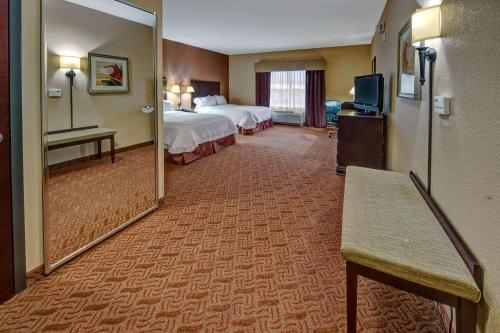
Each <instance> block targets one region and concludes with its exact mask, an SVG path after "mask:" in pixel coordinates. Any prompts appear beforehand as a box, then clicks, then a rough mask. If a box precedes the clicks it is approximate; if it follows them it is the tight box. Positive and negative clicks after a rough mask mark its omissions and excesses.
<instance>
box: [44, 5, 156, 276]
mask: <svg viewBox="0 0 500 333" xmlns="http://www.w3.org/2000/svg"><path fill="white" fill-rule="evenodd" d="M48 1H49V0H43V1H42V2H41V19H40V25H41V27H40V34H41V36H40V52H41V66H40V71H41V73H40V74H41V84H40V87H41V106H42V108H41V124H42V126H41V133H40V136H41V157H42V177H43V181H42V218H43V257H44V272H45V274H49V273H51V272H52V271H54V270H55V269H57V268H59V267H61V266H62V265H63V264H65V263H67V262H68V261H70V260H72V259H74V258H75V257H77V256H78V255H80V254H82V253H84V252H86V251H87V250H89V249H90V248H92V247H94V246H95V245H97V244H99V243H101V242H102V241H104V240H106V239H108V238H109V237H111V236H113V235H115V234H116V233H118V232H119V231H121V230H122V229H124V228H126V227H128V226H129V225H131V224H132V223H134V222H136V221H138V220H140V219H142V218H143V217H145V216H146V215H148V214H150V213H152V212H153V211H155V210H157V209H158V207H159V188H158V187H159V170H158V155H159V154H158V142H159V141H158V73H157V67H158V35H157V33H158V32H157V31H158V16H157V14H156V12H154V11H152V10H149V9H146V8H143V7H140V6H138V5H136V4H134V3H131V2H129V1H126V0H115V1H116V2H119V3H122V4H125V5H128V6H131V7H133V8H136V9H138V10H142V11H145V12H147V13H150V14H152V15H153V26H152V28H153V36H152V37H153V59H152V60H153V69H152V70H153V89H154V94H153V95H154V96H153V98H154V104H153V105H154V111H153V115H154V118H155V119H154V127H155V128H154V138H153V140H154V147H155V148H154V150H155V166H154V167H155V199H154V205H153V206H152V207H151V208H149V209H147V210H145V211H144V212H142V213H140V214H139V215H137V216H135V217H133V218H132V219H130V220H128V221H124V222H123V223H122V224H121V225H120V226H118V227H117V228H115V229H113V230H111V231H109V232H107V233H106V234H104V235H101V236H99V237H97V238H96V239H94V240H93V241H91V242H90V243H88V244H86V245H85V246H83V247H81V248H79V249H77V250H75V251H74V252H72V253H70V254H68V255H67V256H65V257H63V258H60V259H58V260H57V261H56V262H55V263H52V262H51V261H50V230H49V229H50V228H49V227H50V223H49V218H48V210H49V209H48V186H49V185H48V178H49V165H48V144H47V135H48V134H47V131H48V96H47V91H48V90H47V89H48V87H47V69H48V66H47V2H48Z"/></svg>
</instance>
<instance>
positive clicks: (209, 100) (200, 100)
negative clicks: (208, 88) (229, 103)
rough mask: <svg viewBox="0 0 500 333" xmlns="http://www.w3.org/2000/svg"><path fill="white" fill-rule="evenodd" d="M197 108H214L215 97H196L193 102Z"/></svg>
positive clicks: (215, 103)
mask: <svg viewBox="0 0 500 333" xmlns="http://www.w3.org/2000/svg"><path fill="white" fill-rule="evenodd" d="M193 102H194V104H196V106H197V107H200V106H216V105H217V99H216V98H215V96H206V97H197V98H195V99H194V100H193Z"/></svg>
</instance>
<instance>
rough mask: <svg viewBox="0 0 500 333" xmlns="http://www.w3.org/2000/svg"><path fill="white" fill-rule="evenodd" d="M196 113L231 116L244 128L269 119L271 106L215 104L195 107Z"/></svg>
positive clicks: (253, 126)
mask: <svg viewBox="0 0 500 333" xmlns="http://www.w3.org/2000/svg"><path fill="white" fill-rule="evenodd" d="M195 111H196V112H198V113H204V114H207V113H209V114H221V115H226V116H228V117H229V118H231V119H232V120H233V122H234V124H235V125H238V126H239V127H241V128H244V129H252V128H255V127H257V123H261V122H263V121H266V120H268V119H271V116H272V114H271V108H268V107H264V106H250V105H235V104H226V105H216V106H200V107H196V109H195Z"/></svg>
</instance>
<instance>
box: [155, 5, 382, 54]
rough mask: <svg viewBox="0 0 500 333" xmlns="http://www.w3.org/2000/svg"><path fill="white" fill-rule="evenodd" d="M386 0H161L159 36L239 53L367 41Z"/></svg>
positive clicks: (221, 50)
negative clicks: (160, 32) (161, 23)
mask: <svg viewBox="0 0 500 333" xmlns="http://www.w3.org/2000/svg"><path fill="white" fill-rule="evenodd" d="M385 3H386V0H163V38H167V39H171V40H174V41H177V42H181V43H185V44H189V45H194V46H198V47H202V48H205V49H209V50H213V51H218V52H221V53H225V54H244V53H257V52H268V51H283V50H295V49H306V48H318V47H328V46H343V45H359V44H369V43H370V42H371V39H372V37H373V34H374V31H375V25H376V24H377V22H378V20H379V18H380V15H381V14H382V10H383V9H384V6H385Z"/></svg>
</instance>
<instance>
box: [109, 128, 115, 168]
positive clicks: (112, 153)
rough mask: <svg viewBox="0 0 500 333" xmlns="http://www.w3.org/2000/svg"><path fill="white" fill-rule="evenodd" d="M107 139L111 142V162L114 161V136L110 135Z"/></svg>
mask: <svg viewBox="0 0 500 333" xmlns="http://www.w3.org/2000/svg"><path fill="white" fill-rule="evenodd" d="M109 141H110V143H111V163H115V136H114V135H112V136H111V138H110V139H109Z"/></svg>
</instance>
